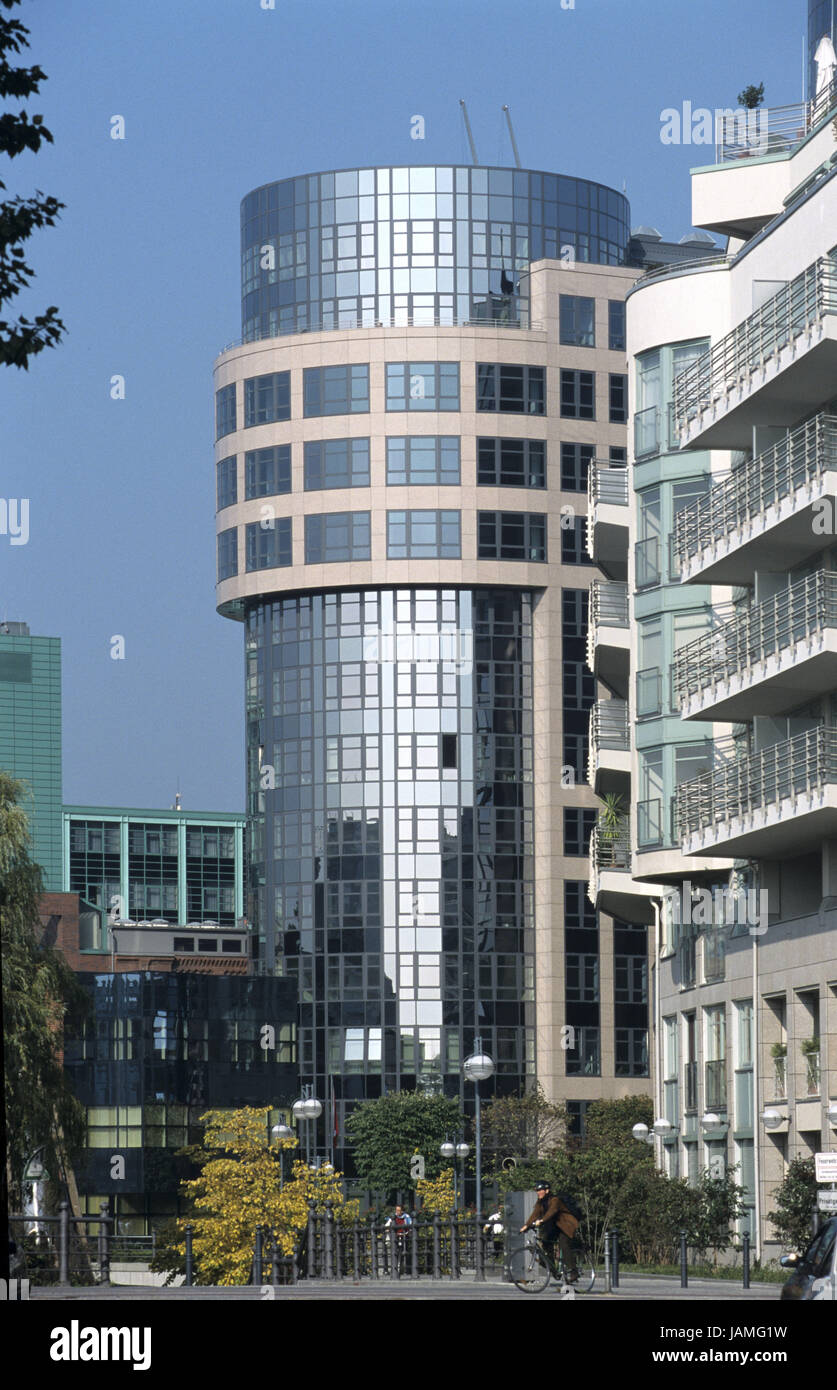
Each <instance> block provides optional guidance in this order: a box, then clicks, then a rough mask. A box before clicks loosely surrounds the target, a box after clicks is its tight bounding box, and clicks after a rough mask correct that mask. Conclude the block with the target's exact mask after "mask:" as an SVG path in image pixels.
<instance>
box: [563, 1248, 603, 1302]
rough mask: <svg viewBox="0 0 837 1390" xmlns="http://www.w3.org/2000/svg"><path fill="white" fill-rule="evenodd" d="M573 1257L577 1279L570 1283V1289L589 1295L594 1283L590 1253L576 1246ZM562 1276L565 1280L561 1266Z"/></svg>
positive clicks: (593, 1267) (594, 1270) (594, 1272)
mask: <svg viewBox="0 0 837 1390" xmlns="http://www.w3.org/2000/svg"><path fill="white" fill-rule="evenodd" d="M573 1255H574V1257H575V1267H576V1269H577V1270H578V1278H577V1279H574V1280H573V1281H572V1284H571V1285H570V1287H571V1288H574V1289H577V1290H578V1291H579V1293H589V1292H590V1290H591V1289H592V1287H593V1285H594V1284H595V1282H596V1268H595V1265H594V1264H593V1261H592V1259H591V1258H590V1251H589V1250H586V1249H585V1248H584V1246H581V1245H579V1246H576V1247H575V1248H574V1250H573ZM561 1273H562V1276H563V1277H564V1278H565V1279H566V1271H565V1269H564V1267H563V1263H562V1265H561Z"/></svg>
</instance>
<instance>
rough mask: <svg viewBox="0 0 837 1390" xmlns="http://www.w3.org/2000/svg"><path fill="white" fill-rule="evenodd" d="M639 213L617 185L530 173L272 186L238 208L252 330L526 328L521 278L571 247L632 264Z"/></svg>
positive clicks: (420, 172)
mask: <svg viewBox="0 0 837 1390" xmlns="http://www.w3.org/2000/svg"><path fill="white" fill-rule="evenodd" d="M629 219H630V210H629V204H628V200H627V198H625V197H624V196H623V195H622V194H621V193H617V192H615V191H614V190H613V189H611V188H606V187H604V186H603V185H602V184H598V183H592V182H590V181H589V180H588V179H575V178H565V177H563V176H559V175H557V174H547V173H535V172H530V171H529V170H526V169H489V168H484V167H480V166H465V167H461V166H460V167H457V166H453V165H440V166H432V165H425V166H413V167H411V168H385V169H344V170H341V171H338V172H334V173H322V174H310V175H306V176H303V177H300V178H292V179H282V180H281V181H280V182H278V183H269V184H264V185H263V186H262V187H261V188H257V189H255V190H254V191H253V192H252V193H248V195H247V197H246V198H244V200H243V202H242V204H241V281H242V289H241V293H242V306H241V323H242V330H241V331H242V335H243V338H244V341H245V342H249V341H253V340H254V339H258V338H270V337H275V336H277V335H278V334H282V333H298V332H301V331H304V330H309V329H319V328H337V327H347V328H351V327H355V326H356V325H358V324H362V325H368V326H370V327H371V326H373V325H375V324H376V323H380V324H410V323H412V324H433V323H442V324H453V323H467V322H469V321H472V320H485V319H495V318H496V319H505V320H507V321H511V322H515V321H517V320H518V317H520V318H521V319H522V321H523V322H525V321H526V320H525V313H526V302H525V298H524V299H523V300H522V301H520V300H518V299H517V297H516V296H514V295H513V294H512V278H513V277H514V275H515V273H516V272H518V271H521V270H523V269H524V267H525V266H526V265H527V264H528V263H529V262H530V261H533V260H538V259H540V258H541V257H559V256H560V255H562V254H563V255H564V256H565V257H567V258H568V257H569V254H570V253H568V251H567V249H566V248H571V256H572V259H573V260H575V261H579V262H585V261H587V262H591V261H592V262H596V263H598V264H601V265H625V264H626V262H627V251H628V242H629V238H630V223H629ZM521 289H522V290H523V292H524V295H525V289H526V282H525V279H524V281H523V284H522V286H521Z"/></svg>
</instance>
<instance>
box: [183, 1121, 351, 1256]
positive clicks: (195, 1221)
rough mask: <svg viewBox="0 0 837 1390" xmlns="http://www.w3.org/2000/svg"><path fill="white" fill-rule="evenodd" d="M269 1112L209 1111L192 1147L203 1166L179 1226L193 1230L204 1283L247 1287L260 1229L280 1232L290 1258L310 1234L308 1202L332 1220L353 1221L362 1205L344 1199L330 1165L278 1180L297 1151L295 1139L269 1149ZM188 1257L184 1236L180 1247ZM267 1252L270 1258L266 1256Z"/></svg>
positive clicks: (187, 1192) (186, 1185) (297, 1167)
mask: <svg viewBox="0 0 837 1390" xmlns="http://www.w3.org/2000/svg"><path fill="white" fill-rule="evenodd" d="M269 1113H270V1112H269V1110H267V1109H263V1110H259V1109H253V1108H252V1107H248V1108H246V1109H243V1110H209V1111H207V1112H206V1114H205V1115H202V1116H201V1124H203V1125H205V1131H204V1139H203V1146H202V1148H201V1149H198V1150H194V1149H193V1150H192V1157H194V1158H196V1160H197V1162H198V1163H200V1165H201V1170H202V1171H201V1174H200V1176H199V1177H197V1178H194V1179H192V1180H189V1181H184V1182H183V1183H182V1185H181V1186H182V1189H183V1193H184V1196H186V1197H187V1198H188V1199H189V1202H190V1205H191V1208H192V1211H191V1213H190V1215H188V1216H185V1217H182V1218H181V1219H180V1220H179V1221H178V1227H179V1229H180V1231H181V1232H183V1231H184V1230H185V1226H186V1224H187V1222H191V1224H192V1227H193V1236H192V1249H193V1254H194V1260H195V1268H196V1276H197V1281H198V1282H199V1283H201V1284H246V1283H248V1282H249V1279H250V1272H251V1264H252V1259H253V1248H254V1244H255V1234H256V1227H257V1226H259V1225H261V1226H267V1227H269V1228H270V1230H271V1231H272V1232H274V1233H275V1236H276V1242H277V1245H278V1246H279V1248H280V1250H281V1252H282V1254H283V1255H290V1254H291V1253H292V1251H293V1247H294V1238H295V1237H298V1236H299V1234H300V1233H301V1232H302V1231H303V1230H304V1229H305V1226H306V1223H307V1220H308V1202H309V1201H313V1202H314V1204H315V1206H316V1208H317V1209H318V1210H324V1209H325V1204H326V1202H328V1201H330V1202H331V1203H332V1204H333V1207H334V1213H335V1217H336V1218H337V1219H339V1220H341V1221H352V1220H353V1219H354V1217H355V1216H356V1215H357V1213H358V1203H357V1202H345V1200H344V1197H343V1191H342V1188H341V1175H340V1173H338V1172H336V1171H335V1170H334V1169H333V1168H326V1167H324V1168H319V1169H317V1170H316V1171H315V1170H313V1169H309V1168H308V1166H307V1164H305V1163H302V1162H300V1161H299V1160H297V1161H296V1162H295V1163H294V1164H293V1170H292V1176H291V1178H290V1180H289V1181H286V1182H285V1183H284V1184H283V1183H282V1181H281V1163H282V1158H281V1151H282V1150H283V1149H285V1150H288V1149H295V1148H296V1145H297V1141H296V1139H285V1140H280V1141H279V1142H278V1143H273V1144H271V1143H270V1141H269V1135H268V1115H269ZM176 1250H177V1253H178V1254H179V1255H180V1256H185V1253H186V1243H185V1238H184V1239H183V1240H182V1241H181V1242H180V1243H179V1245H178V1246H177V1247H176ZM267 1257H268V1256H267V1252H266V1258H267Z"/></svg>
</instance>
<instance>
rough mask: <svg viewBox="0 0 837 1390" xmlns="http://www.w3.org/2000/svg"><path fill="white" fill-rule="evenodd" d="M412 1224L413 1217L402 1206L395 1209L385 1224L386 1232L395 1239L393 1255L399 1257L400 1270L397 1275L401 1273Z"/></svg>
mask: <svg viewBox="0 0 837 1390" xmlns="http://www.w3.org/2000/svg"><path fill="white" fill-rule="evenodd" d="M412 1224H413V1218H412V1216H411V1215H410V1213H409V1212H408V1211H405V1210H404V1208H403V1207H402V1206H400V1205H399V1206H397V1207H396V1208H395V1211H394V1212H393V1213H392V1216H389V1217H387V1219H386V1221H385V1222H384V1230H385V1231H389V1232H390V1233H391V1237H394V1238H395V1251H394V1252H393V1255H395V1254H396V1253H397V1255H398V1256H399V1261H398V1270H397V1271H396V1272H397V1273H400V1265H401V1258H403V1255H404V1251H405V1249H406V1241H407V1232H408V1231H409V1229H410V1227H411V1226H412Z"/></svg>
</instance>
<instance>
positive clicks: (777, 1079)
mask: <svg viewBox="0 0 837 1390" xmlns="http://www.w3.org/2000/svg"><path fill="white" fill-rule="evenodd" d="M768 1094H770V1095H772V1096H773V1098H774V1099H775V1100H787V1098H788V1059H787V1057H774V1058H773V1087H772V1091H770V1092H769V1093H768Z"/></svg>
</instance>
